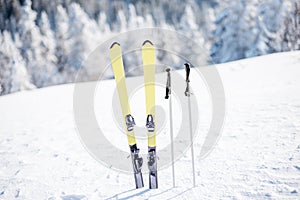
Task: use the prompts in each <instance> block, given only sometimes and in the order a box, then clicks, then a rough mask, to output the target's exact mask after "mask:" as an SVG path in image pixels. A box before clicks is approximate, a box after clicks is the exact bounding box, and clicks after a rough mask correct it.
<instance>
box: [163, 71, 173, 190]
mask: <svg viewBox="0 0 300 200" xmlns="http://www.w3.org/2000/svg"><path fill="white" fill-rule="evenodd" d="M170 71H171V69H170V68H167V69H166V72H167V73H168V76H167V84H166V96H165V99H169V115H170V138H171V159H172V177H173V188H174V187H175V167H174V141H173V114H172V96H171V73H170Z"/></svg>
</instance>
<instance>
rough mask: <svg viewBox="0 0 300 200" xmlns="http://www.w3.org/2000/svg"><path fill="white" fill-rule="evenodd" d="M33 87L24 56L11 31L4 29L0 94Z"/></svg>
mask: <svg viewBox="0 0 300 200" xmlns="http://www.w3.org/2000/svg"><path fill="white" fill-rule="evenodd" d="M16 37H18V36H16ZM32 88H34V86H33V85H32V84H31V83H30V81H29V76H28V73H27V70H26V68H25V63H24V61H23V59H22V56H21V55H20V54H19V51H18V49H17V48H16V45H15V43H14V42H13V40H12V37H11V35H10V33H9V32H7V31H4V32H3V34H0V95H3V94H8V93H10V92H15V91H19V90H24V89H32Z"/></svg>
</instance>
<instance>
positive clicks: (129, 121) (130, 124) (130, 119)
mask: <svg viewBox="0 0 300 200" xmlns="http://www.w3.org/2000/svg"><path fill="white" fill-rule="evenodd" d="M125 121H126V126H127V130H128V131H132V130H133V128H134V125H135V121H134V118H133V117H132V115H131V114H129V115H126V117H125Z"/></svg>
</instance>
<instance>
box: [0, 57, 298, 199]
mask: <svg viewBox="0 0 300 200" xmlns="http://www.w3.org/2000/svg"><path fill="white" fill-rule="evenodd" d="M299 63H300V52H299V51H298V52H289V53H281V54H273V55H268V56H262V57H257V58H252V59H246V60H241V61H238V62H231V63H226V64H222V65H219V66H218V70H219V73H220V75H221V78H222V80H223V84H224V88H225V94H226V105H227V108H226V114H227V116H226V120H225V124H224V129H223V132H222V135H221V137H220V140H219V141H218V143H217V145H216V147H215V148H214V150H213V151H212V152H211V154H209V156H207V157H206V158H204V159H200V158H199V153H197V152H200V148H201V144H202V143H201V142H203V141H201V137H202V136H201V135H200V136H199V137H198V139H197V140H196V141H195V152H196V154H195V156H196V161H195V165H196V184H197V187H195V188H192V174H191V172H192V169H191V164H190V151H188V152H187V153H186V155H185V156H184V157H182V158H181V159H180V160H178V161H177V162H176V163H175V167H176V171H175V174H176V185H177V187H176V188H172V179H171V167H170V166H169V167H168V168H165V169H163V170H160V171H159V172H158V177H159V180H158V181H159V189H157V190H149V189H147V188H148V179H147V173H146V172H147V169H146V168H147V166H146V164H145V163H146V162H144V166H143V170H144V183H145V187H144V188H143V189H138V190H135V189H134V180H133V176H132V175H131V174H123V173H120V172H117V171H114V170H112V169H108V168H106V167H104V166H102V165H101V164H100V163H98V162H97V161H96V160H94V159H93V158H92V157H91V156H90V155H89V154H88V152H87V151H86V150H85V149H84V147H83V145H82V144H81V142H80V139H79V137H78V135H77V132H76V126H75V124H74V119H73V108H72V107H73V105H72V103H73V101H72V97H73V96H72V95H73V87H74V86H73V85H72V84H70V85H61V86H55V87H49V88H44V89H39V90H33V91H24V92H19V93H15V94H10V95H7V96H2V97H0V112H1V115H0V123H1V126H0V155H1V157H0V159H1V161H0V199H49V200H54V199H62V200H83V199H123V200H125V199H249V198H250V199H299V198H300V133H299V131H300V92H299V91H300V78H299V77H300V65H299ZM180 73H182V74H183V75H184V71H181V72H180ZM192 73H193V70H191V74H192ZM196 82H197V80H193V79H192V80H191V86H193V84H194V85H195V84H196ZM86 84H89V83H86ZM107 84H108V85H110V88H113V87H115V85H114V82H113V81H107ZM198 98H201V97H198ZM161 99H163V98H161ZM156 101H160V99H159V97H157V98H156ZM201 109H204V110H205V109H208V108H200V110H201ZM203 112H205V111H203ZM205 123H206V122H205ZM207 123H209V122H207ZM162 137H163V136H162ZM165 137H167V138H168V137H169V135H168V133H167V134H166V135H165ZM124 143H125V144H124V145H127V143H126V141H124ZM158 162H159V161H158Z"/></svg>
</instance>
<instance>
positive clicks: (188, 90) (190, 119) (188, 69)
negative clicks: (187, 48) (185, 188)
mask: <svg viewBox="0 0 300 200" xmlns="http://www.w3.org/2000/svg"><path fill="white" fill-rule="evenodd" d="M184 66H185V71H186V79H185V81H186V89H185V92H184V94H185V96H187V97H188V107H189V122H190V124H189V125H190V141H191V154H192V168H193V186H194V187H195V186H196V178H195V158H194V144H193V126H192V125H193V124H192V109H191V99H190V96H191V91H190V79H189V76H190V69H191V67H190V64H189V63H185V64H184Z"/></svg>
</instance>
